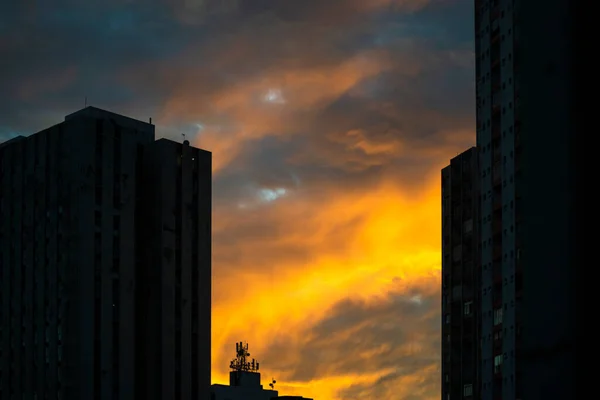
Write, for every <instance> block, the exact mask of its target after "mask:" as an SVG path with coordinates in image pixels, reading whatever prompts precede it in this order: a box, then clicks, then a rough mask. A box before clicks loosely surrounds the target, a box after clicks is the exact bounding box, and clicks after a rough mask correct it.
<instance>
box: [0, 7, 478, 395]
mask: <svg viewBox="0 0 600 400" xmlns="http://www.w3.org/2000/svg"><path fill="white" fill-rule="evenodd" d="M14 3H15V5H14V6H9V8H10V7H14V14H11V15H13V17H12V20H14V21H16V22H15V24H17V23H19V22H20V21H34V22H31V23H30V24H31V27H29V28H28V31H29V33H28V34H27V35H26V34H23V33H22V32H21V31H20V30H17V25H14V27H13V25H8V23H7V25H3V24H2V22H3V19H2V18H3V17H2V16H0V50H2V51H4V52H5V54H7V55H8V56H7V57H4V56H3V57H2V58H4V59H7V60H14V63H15V64H14V65H17V64H16V63H17V62H19V63H21V65H27V66H28V67H27V69H26V71H25V70H23V69H20V68H8V67H6V68H5V66H4V65H3V66H0V72H3V71H4V69H3V68H5V69H6V72H4V74H5V76H8V77H9V78H10V79H9V80H8V81H10V82H11V83H10V84H9V85H8V86H7V87H6V89H5V90H3V92H5V96H3V98H2V99H0V110H3V111H2V112H0V114H6V117H5V118H4V115H3V119H2V123H3V124H4V126H2V125H0V142H1V141H3V140H4V139H6V138H8V137H10V136H11V135H13V134H14V133H15V132H29V133H31V132H35V131H37V130H39V129H41V128H43V127H46V126H50V125H52V124H54V123H56V122H58V121H60V120H61V118H62V116H64V115H66V114H69V113H71V112H73V111H74V110H75V109H77V108H78V107H79V106H81V107H83V104H84V103H83V99H84V98H85V96H87V99H89V100H86V101H89V102H90V103H91V104H92V105H94V106H98V107H101V108H106V109H108V110H112V111H115V112H118V113H120V114H124V115H130V116H132V117H134V118H139V119H141V120H144V121H147V120H148V118H149V117H152V118H153V123H154V124H155V125H156V132H157V136H159V137H160V136H163V137H168V138H171V139H174V140H178V141H181V140H183V139H182V134H185V135H186V136H185V137H186V138H187V139H188V140H190V142H191V144H192V145H194V146H198V147H201V148H204V149H207V150H209V151H212V152H213V173H214V181H213V206H214V212H213V316H212V329H213V333H212V341H213V342H212V349H213V361H212V367H213V372H212V380H213V382H214V383H225V384H227V383H228V372H229V370H228V367H229V361H230V360H231V359H232V358H233V357H234V350H235V343H236V342H239V341H247V342H248V343H249V345H250V352H251V353H252V357H253V358H256V359H257V360H258V361H259V362H260V365H261V372H262V380H263V382H262V384H263V385H264V386H265V387H267V385H268V383H269V382H270V380H271V379H272V378H274V379H276V380H277V384H276V390H278V391H279V392H280V393H281V394H289V395H302V396H305V397H312V398H314V399H315V400H354V399H367V400H368V399H389V400H396V399H404V398H410V399H423V400H429V399H436V400H437V399H439V385H440V367H439V362H440V345H439V340H440V324H441V322H440V321H441V318H440V299H439V296H440V269H441V259H440V257H441V255H440V251H441V200H440V168H442V167H444V166H445V165H446V164H447V163H448V161H449V159H450V158H452V157H454V156H455V155H456V154H458V152H459V151H461V150H462V149H465V148H468V147H469V146H470V145H472V144H473V142H474V140H475V137H474V136H475V135H474V118H473V115H474V104H473V102H474V101H473V99H474V95H473V94H474V82H473V78H472V76H473V68H474V67H473V61H472V60H473V49H472V38H471V32H472V30H473V28H472V25H471V22H470V21H471V18H472V9H471V7H472V5H471V3H472V2H467V1H458V0H374V1H367V0H306V1H294V2H289V4H288V6H289V7H290V9H288V8H286V7H287V6H286V5H284V3H286V4H287V3H288V2H285V1H275V0H264V1H262V0H261V1H258V0H239V1H229V0H227V1H226V0H203V1H199V0H198V1H170V0H149V1H148V2H141V1H140V2H135V1H130V2H125V1H118V0H108V1H107V2H105V3H106V4H104V5H103V6H102V7H100V6H99V5H98V4H99V2H98V1H91V2H90V5H84V4H83V3H85V4H87V3H86V2H82V4H81V5H80V6H77V7H79V8H80V9H78V10H76V11H70V12H67V8H65V9H64V10H63V11H57V9H55V8H54V7H55V6H50V5H48V6H40V7H41V8H39V9H36V11H35V12H33V11H32V8H31V7H25V6H23V7H22V8H21V6H18V5H16V4H17V3H19V4H20V2H14ZM61 3H65V4H67V3H69V4H70V3H72V2H68V1H61ZM92 3H94V5H91V4H92ZM292 3H293V4H292ZM71 6H72V5H71ZM44 7H49V9H48V10H46V9H44ZM50 10H52V12H50ZM148 10H150V11H148ZM10 12H13V11H10ZM125 14H127V17H125V16H124V15H125ZM15 16H18V17H15ZM59 20H60V21H61V22H60V24H59V22H57V21H59ZM84 20H85V21H89V23H82V22H81V21H84ZM93 21H104V22H106V24H104V23H100V22H98V23H94V22H93ZM3 26H6V27H7V32H9V31H10V32H12V30H11V29H13V28H14V29H13V30H14V32H15V33H14V36H15V38H18V39H19V41H18V42H17V41H15V43H20V44H15V45H13V44H12V42H10V43H9V42H8V41H3V34H2V32H3V31H2V30H1V29H2V27H3ZM28 26H29V25H28ZM59 26H60V28H59ZM11 27H13V28H11ZM36 32H38V33H36ZM47 32H49V33H47ZM467 32H468V34H467ZM36 35H37V36H36ZM41 38H43V40H44V41H45V42H44V46H41V47H40V45H39V43H38V42H39V41H40V40H42V39H41ZM15 40H16V39H15ZM82 42H85V43H87V44H84V43H82ZM36 43H37V45H36V46H34V44H36ZM89 46H93V49H91V50H90V48H89ZM42 47H43V49H42ZM23 49H33V50H27V51H25V50H23ZM52 52H54V55H53V56H52V57H53V60H49V61H47V62H46V61H44V62H40V60H46V59H47V57H48V56H47V54H50V53H52ZM11 62H12V61H11ZM7 65H8V64H7ZM10 65H11V66H12V64H10ZM9 69H10V71H8V70H9ZM8 81H7V82H8ZM35 110H38V112H37V113H36V112H35ZM39 110H43V112H41V111H39Z"/></svg>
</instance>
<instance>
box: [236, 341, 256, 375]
mask: <svg viewBox="0 0 600 400" xmlns="http://www.w3.org/2000/svg"><path fill="white" fill-rule="evenodd" d="M259 367H260V364H259V363H258V362H257V361H256V360H255V359H254V358H253V359H252V360H250V353H249V352H248V343H243V342H238V343H236V344H235V358H234V359H233V360H231V363H230V364H229V368H231V369H232V370H234V371H238V372H241V371H247V372H258V369H259Z"/></svg>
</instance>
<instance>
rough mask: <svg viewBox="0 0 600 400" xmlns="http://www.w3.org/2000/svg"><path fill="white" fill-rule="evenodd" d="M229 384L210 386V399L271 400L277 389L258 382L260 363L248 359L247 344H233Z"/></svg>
mask: <svg viewBox="0 0 600 400" xmlns="http://www.w3.org/2000/svg"><path fill="white" fill-rule="evenodd" d="M229 367H230V369H231V371H230V372H229V385H220V384H214V385H212V386H211V400H271V399H273V398H277V394H278V392H277V390H268V389H264V388H263V386H262V385H261V382H260V372H259V368H260V364H259V363H258V362H257V361H256V360H255V359H250V353H249V352H248V344H247V343H243V342H239V343H236V344H235V358H234V359H233V360H231V363H230V364H229Z"/></svg>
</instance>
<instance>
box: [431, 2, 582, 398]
mask: <svg viewBox="0 0 600 400" xmlns="http://www.w3.org/2000/svg"><path fill="white" fill-rule="evenodd" d="M539 11H540V10H539V8H536V7H535V5H534V3H532V2H525V1H518V0H476V1H475V45H476V49H475V50H476V51H475V53H476V96H477V112H476V115H477V116H476V132H477V137H476V141H477V152H478V160H479V166H478V174H479V178H478V183H477V186H478V191H479V194H478V198H479V211H478V214H479V217H478V224H477V225H478V232H477V233H476V234H477V236H478V239H477V241H478V244H477V252H478V258H479V262H478V264H479V266H478V268H479V273H478V274H479V279H480V282H479V293H478V295H477V296H476V297H475V298H474V300H473V301H474V302H476V305H475V308H476V309H477V310H478V312H479V323H478V325H479V327H478V331H477V335H478V338H477V342H479V346H480V348H479V356H478V358H479V363H478V364H479V367H478V372H477V373H476V374H475V376H473V378H472V379H473V380H477V383H474V386H473V390H470V389H469V390H467V386H465V385H466V383H465V382H464V381H458V380H457V381H455V380H454V378H453V375H452V372H453V371H455V367H454V366H453V360H454V359H456V357H453V356H452V354H454V353H453V352H454V351H455V349H461V350H456V351H457V352H458V353H459V354H457V355H456V356H458V358H459V359H460V360H462V359H463V358H464V357H465V354H467V352H465V351H464V350H463V348H462V347H460V346H462V345H460V346H459V345H458V344H457V343H458V342H456V341H454V339H453V337H454V331H453V330H452V329H453V318H454V315H455V313H454V312H452V308H451V302H452V300H451V299H452V294H453V292H452V291H453V288H452V281H453V279H456V278H454V275H455V272H454V271H452V262H450V263H448V261H447V260H446V256H447V254H449V255H450V258H451V259H452V257H454V254H455V248H453V247H452V245H453V243H454V237H459V238H460V237H461V236H460V235H459V234H458V232H455V231H453V230H452V226H450V227H448V226H447V225H446V222H445V219H446V215H450V218H453V217H454V215H452V214H453V212H454V211H453V210H454V209H453V208H452V207H450V209H447V210H446V211H445V213H444V217H443V218H444V222H442V224H443V232H444V236H443V240H444V241H445V240H446V236H445V235H447V234H448V232H450V233H449V236H450V238H449V239H448V242H447V244H446V242H445V244H443V248H444V249H443V257H444V259H443V265H444V266H443V270H444V271H443V274H446V272H447V271H449V273H450V275H451V277H450V278H449V279H450V283H449V285H450V286H449V287H446V285H447V284H448V283H447V282H446V280H445V279H446V275H444V276H443V278H442V279H443V289H442V290H443V293H444V297H443V304H442V307H443V310H444V318H445V317H446V315H447V314H448V310H449V308H448V307H450V320H449V321H448V324H446V323H445V322H446V321H443V339H442V340H443V344H442V351H443V354H444V355H443V360H444V361H443V363H444V364H443V367H442V368H443V373H442V387H443V388H444V389H443V390H442V393H443V396H444V397H443V398H444V399H454V398H457V397H462V398H470V397H474V398H481V399H484V400H499V399H505V400H513V399H523V398H572V397H575V395H574V384H573V383H574V375H573V371H574V370H575V364H574V357H575V356H574V344H573V338H574V326H575V321H574V315H575V314H574V312H573V311H572V310H573V309H575V300H574V280H575V279H574V271H575V268H573V266H574V260H575V254H574V252H573V248H574V242H573V237H572V232H573V231H574V227H573V226H574V222H575V214H574V207H573V193H574V190H573V189H574V188H573V186H572V182H573V181H574V177H575V174H574V170H573V168H574V166H573V159H572V154H573V152H572V149H571V144H572V143H573V142H572V137H573V135H574V133H575V132H574V129H573V128H574V126H575V123H574V119H573V113H572V100H573V93H572V90H573V89H572V88H573V74H572V69H571V65H570V60H571V59H572V57H571V54H570V52H569V45H568V43H569V40H570V38H571V34H572V31H571V29H572V23H571V17H570V15H571V11H570V9H569V4H568V2H566V1H560V0H550V1H548V2H544V12H543V13H540V12H539ZM453 161H454V160H453ZM453 170H454V165H453V164H451V166H450V167H449V169H446V170H445V172H443V173H442V176H443V179H447V178H448V177H449V176H452V174H453V172H454V171H453ZM450 181H452V179H451V178H450ZM442 185H443V191H444V195H443V200H442V201H443V202H446V201H448V202H449V203H450V204H451V203H452V197H453V196H454V194H455V192H453V191H452V189H450V191H449V192H448V187H449V186H451V185H452V183H447V181H444V183H443V184H442ZM448 199H449V200H448ZM443 204H445V203H443ZM461 207H464V204H463V203H461ZM451 225H452V224H451ZM457 240H460V239H457ZM461 254H462V253H461ZM446 296H448V297H446ZM448 301H449V302H450V305H448V303H447V302H448ZM444 307H445V308H444ZM448 325H449V326H448ZM448 332H450V333H449V334H448ZM455 346H457V347H455ZM448 354H450V355H449V356H448ZM448 357H449V358H448ZM448 360H449V361H448ZM462 368H463V364H462V361H461V371H463V369H462ZM447 371H450V373H449V374H446V372H447ZM461 376H464V372H461ZM446 380H448V381H446ZM445 385H446V386H445Z"/></svg>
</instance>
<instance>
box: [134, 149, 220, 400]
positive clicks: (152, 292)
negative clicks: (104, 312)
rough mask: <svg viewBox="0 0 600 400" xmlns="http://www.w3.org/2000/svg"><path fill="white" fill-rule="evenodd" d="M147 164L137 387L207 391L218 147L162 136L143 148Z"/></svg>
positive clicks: (152, 399) (176, 393)
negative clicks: (213, 169)
mask: <svg viewBox="0 0 600 400" xmlns="http://www.w3.org/2000/svg"><path fill="white" fill-rule="evenodd" d="M142 165H143V170H144V171H145V173H144V175H143V176H142V179H143V180H144V181H143V183H142V187H143V188H144V189H143V196H142V198H141V199H140V204H139V211H140V224H139V227H140V228H141V230H140V232H139V236H138V248H139V249H140V250H139V252H138V254H139V255H140V258H139V263H138V277H140V281H141V282H142V284H141V287H140V288H139V294H140V295H139V296H138V302H139V304H138V310H140V312H139V313H138V315H137V317H138V324H137V326H138V329H140V330H141V332H143V335H139V336H140V337H139V345H140V348H143V351H140V352H139V353H138V360H137V370H138V376H137V379H138V388H140V390H142V393H143V394H142V395H141V396H142V397H141V398H143V399H145V400H162V399H194V400H195V399H204V398H207V396H208V394H209V392H210V384H211V381H210V368H211V365H210V361H211V360H210V354H211V348H210V344H211V340H210V338H211V314H210V307H211V264H210V260H211V240H210V237H211V218H210V216H211V153H209V152H207V151H204V150H200V149H197V148H193V147H191V146H190V145H189V142H187V141H185V142H184V143H183V144H181V143H176V142H173V141H170V140H166V139H161V140H158V141H156V142H154V143H152V144H150V145H149V146H147V147H146V148H145V149H144V153H143V155H142ZM202 394H205V396H206V397H203V396H201V395H202Z"/></svg>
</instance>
